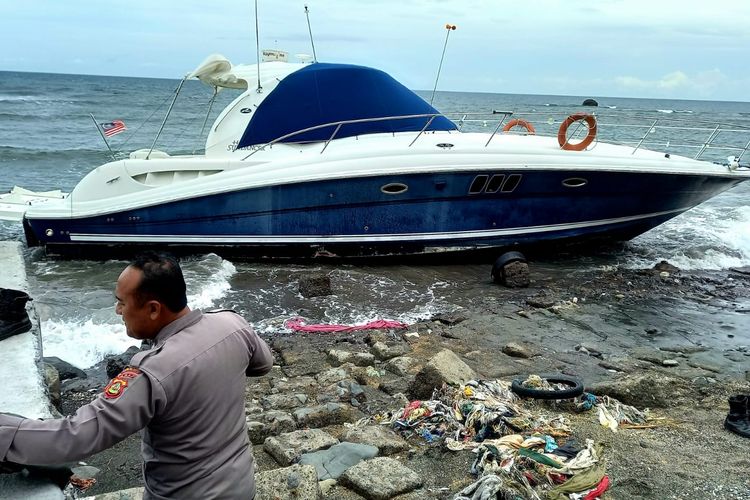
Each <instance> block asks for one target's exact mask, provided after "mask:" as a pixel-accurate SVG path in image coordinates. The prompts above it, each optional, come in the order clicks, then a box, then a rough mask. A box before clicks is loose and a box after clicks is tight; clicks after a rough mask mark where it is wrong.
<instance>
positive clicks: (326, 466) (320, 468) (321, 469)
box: [299, 443, 378, 481]
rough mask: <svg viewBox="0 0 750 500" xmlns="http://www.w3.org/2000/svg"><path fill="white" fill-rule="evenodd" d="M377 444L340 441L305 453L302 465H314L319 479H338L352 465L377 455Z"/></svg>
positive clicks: (300, 461) (301, 458) (302, 457)
mask: <svg viewBox="0 0 750 500" xmlns="http://www.w3.org/2000/svg"><path fill="white" fill-rule="evenodd" d="M377 454H378V449H377V448H376V447H375V446H369V445H366V444H357V443H339V444H336V445H333V446H331V447H330V448H328V449H327V450H320V451H315V452H312V453H305V454H304V455H302V456H301V457H300V460H299V463H300V464H302V465H313V466H314V467H315V470H316V471H317V472H318V481H324V480H326V479H338V478H339V477H340V476H341V474H343V473H344V472H346V470H347V469H349V468H350V467H352V466H354V465H357V464H358V463H359V462H361V461H362V460H366V459H368V458H373V457H375V456H377Z"/></svg>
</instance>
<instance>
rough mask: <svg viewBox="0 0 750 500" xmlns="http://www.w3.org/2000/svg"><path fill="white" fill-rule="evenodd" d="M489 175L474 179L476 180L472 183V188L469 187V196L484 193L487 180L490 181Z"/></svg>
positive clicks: (478, 176)
mask: <svg viewBox="0 0 750 500" xmlns="http://www.w3.org/2000/svg"><path fill="white" fill-rule="evenodd" d="M489 178H490V176H489V175H477V176H476V177H474V180H473V181H472V182H471V187H469V194H478V193H481V192H482V191H484V187H485V186H486V185H487V180H489Z"/></svg>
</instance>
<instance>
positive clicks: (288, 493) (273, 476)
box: [255, 465, 323, 500]
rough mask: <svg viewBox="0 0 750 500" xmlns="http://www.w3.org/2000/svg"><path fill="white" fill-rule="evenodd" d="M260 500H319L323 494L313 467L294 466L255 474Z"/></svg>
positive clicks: (256, 488) (256, 493)
mask: <svg viewBox="0 0 750 500" xmlns="http://www.w3.org/2000/svg"><path fill="white" fill-rule="evenodd" d="M255 498H257V499H258V500H265V499H269V500H271V499H272V500H318V499H320V498H323V494H322V493H321V491H320V486H318V474H317V473H316V472H315V467H313V466H312V465H292V466H291V467H286V468H283V469H274V470H269V471H263V472H258V473H257V474H255Z"/></svg>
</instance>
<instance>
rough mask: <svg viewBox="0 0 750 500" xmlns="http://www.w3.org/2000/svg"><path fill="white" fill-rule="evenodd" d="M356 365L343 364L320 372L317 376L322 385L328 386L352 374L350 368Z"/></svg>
mask: <svg viewBox="0 0 750 500" xmlns="http://www.w3.org/2000/svg"><path fill="white" fill-rule="evenodd" d="M352 367H354V365H349V364H347V365H343V366H337V367H335V368H331V369H329V370H325V371H323V372H320V373H318V375H317V376H316V377H315V378H316V379H317V381H318V383H319V384H320V385H323V386H327V385H331V384H335V383H336V382H339V381H341V380H344V379H347V378H349V377H350V376H351V372H350V368H352Z"/></svg>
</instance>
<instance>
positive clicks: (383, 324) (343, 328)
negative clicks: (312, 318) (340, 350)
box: [284, 318, 409, 333]
mask: <svg viewBox="0 0 750 500" xmlns="http://www.w3.org/2000/svg"><path fill="white" fill-rule="evenodd" d="M284 326H285V327H287V328H289V329H290V330H294V331H295V332H308V333H333V332H356V331H358V330H381V329H385V328H407V327H408V326H409V325H407V324H406V323H401V322H400V321H391V320H387V319H377V320H375V321H370V322H369V323H365V324H364V325H323V324H317V325H307V324H305V320H304V319H302V318H292V319H288V320H286V321H285V322H284Z"/></svg>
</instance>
